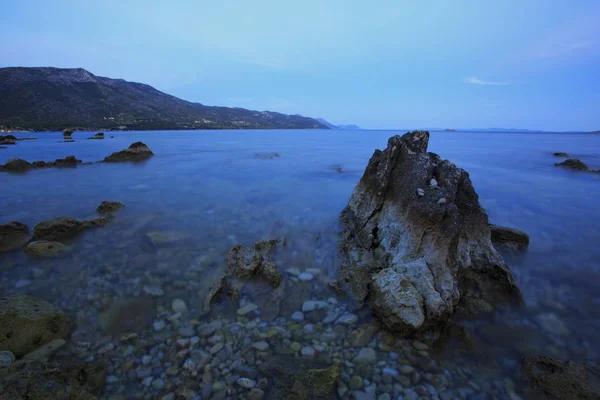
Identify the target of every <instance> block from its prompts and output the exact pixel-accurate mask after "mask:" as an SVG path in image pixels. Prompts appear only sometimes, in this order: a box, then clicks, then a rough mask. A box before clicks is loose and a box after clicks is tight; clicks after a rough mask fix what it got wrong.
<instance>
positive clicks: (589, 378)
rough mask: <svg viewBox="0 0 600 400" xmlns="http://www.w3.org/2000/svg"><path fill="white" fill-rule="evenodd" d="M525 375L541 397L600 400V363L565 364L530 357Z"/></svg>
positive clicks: (553, 360)
mask: <svg viewBox="0 0 600 400" xmlns="http://www.w3.org/2000/svg"><path fill="white" fill-rule="evenodd" d="M523 366H524V369H525V374H526V375H527V377H528V378H529V379H530V380H531V385H532V389H533V390H534V392H535V393H536V394H538V395H541V396H545V397H544V398H547V399H551V400H571V399H586V400H592V399H600V363H599V362H598V361H589V362H575V361H561V360H557V359H554V358H550V357H544V356H540V357H530V358H526V359H525V360H524V361H523Z"/></svg>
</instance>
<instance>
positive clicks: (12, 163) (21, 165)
mask: <svg viewBox="0 0 600 400" xmlns="http://www.w3.org/2000/svg"><path fill="white" fill-rule="evenodd" d="M79 164H81V160H78V159H77V158H75V156H67V157H65V158H57V159H56V160H54V161H50V162H46V161H34V162H33V163H30V162H27V161H25V160H22V159H20V158H12V159H10V160H8V161H7V163H6V164H4V165H0V171H8V172H20V171H27V170H29V169H32V168H51V167H76V166H77V165H79Z"/></svg>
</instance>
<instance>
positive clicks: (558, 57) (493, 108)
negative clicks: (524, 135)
mask: <svg viewBox="0 0 600 400" xmlns="http://www.w3.org/2000/svg"><path fill="white" fill-rule="evenodd" d="M0 9H1V12H0V67H7V66H53V67H63V68H79V67H81V68H85V69H87V70H89V71H90V72H92V73H94V74H96V75H99V76H107V77H111V78H123V79H126V80H130V81H135V82H143V83H147V84H149V85H152V86H154V87H156V88H157V89H159V90H162V91H164V92H167V93H169V94H172V95H175V96H177V97H180V98H183V99H185V100H189V101H194V102H200V103H202V104H206V105H223V106H235V107H244V108H250V109H256V110H270V111H279V112H284V113H290V114H302V115H306V116H311V117H323V118H325V119H327V120H328V121H330V122H332V123H335V124H357V125H359V126H361V127H364V128H371V129H400V128H409V129H413V128H426V127H440V128H489V127H502V128H526V129H542V130H559V131H566V130H600V23H599V21H600V1H599V0H591V1H588V0H577V1H573V0H568V1H563V0H539V1H538V0H518V1H515V0H502V1H498V0H495V1H492V0H490V1H487V0H476V1H475V0H473V1H470V0H446V1H440V0H429V1H412V0H411V1H402V0H375V1H358V0H301V1H300V0H296V1H293V0H290V1H282V0H252V1H249V0H235V1H234V0H220V1H214V0H211V1H204V0H171V1H166V0H165V1H154V0H144V1H138V0H120V1H113V0H104V1H81V0H76V1H71V0H68V1H67V0H54V1H47V0H43V1H37V0H2V7H0Z"/></svg>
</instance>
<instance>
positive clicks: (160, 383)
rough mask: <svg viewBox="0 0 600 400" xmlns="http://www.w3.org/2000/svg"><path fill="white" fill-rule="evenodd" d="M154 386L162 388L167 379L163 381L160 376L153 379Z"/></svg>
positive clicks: (157, 388)
mask: <svg viewBox="0 0 600 400" xmlns="http://www.w3.org/2000/svg"><path fill="white" fill-rule="evenodd" d="M152 387H153V388H154V389H155V390H161V389H163V388H164V387H165V381H163V380H162V379H160V378H158V379H155V380H153V381H152Z"/></svg>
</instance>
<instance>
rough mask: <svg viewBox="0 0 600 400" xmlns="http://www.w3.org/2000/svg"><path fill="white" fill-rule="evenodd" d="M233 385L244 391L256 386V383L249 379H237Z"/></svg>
mask: <svg viewBox="0 0 600 400" xmlns="http://www.w3.org/2000/svg"><path fill="white" fill-rule="evenodd" d="M235 383H237V384H238V386H240V387H243V388H244V389H252V388H253V387H254V386H256V381H254V380H252V379H249V378H239V379H238V380H237V381H235Z"/></svg>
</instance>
